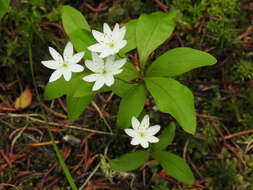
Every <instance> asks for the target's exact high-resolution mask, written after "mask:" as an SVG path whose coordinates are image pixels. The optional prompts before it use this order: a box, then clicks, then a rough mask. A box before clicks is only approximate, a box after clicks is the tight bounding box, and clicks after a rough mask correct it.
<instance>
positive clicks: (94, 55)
mask: <svg viewBox="0 0 253 190" xmlns="http://www.w3.org/2000/svg"><path fill="white" fill-rule="evenodd" d="M91 56H92V61H93V62H95V63H96V64H99V65H104V60H103V59H101V57H99V56H98V54H97V53H95V52H92V54H91Z"/></svg>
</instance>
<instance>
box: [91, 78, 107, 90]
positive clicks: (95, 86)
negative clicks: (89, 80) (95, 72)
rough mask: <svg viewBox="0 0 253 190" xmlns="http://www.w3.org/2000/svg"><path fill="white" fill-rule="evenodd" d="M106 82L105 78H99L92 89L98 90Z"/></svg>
mask: <svg viewBox="0 0 253 190" xmlns="http://www.w3.org/2000/svg"><path fill="white" fill-rule="evenodd" d="M104 84H105V83H104V81H103V80H101V79H98V80H96V82H95V84H94V86H93V88H92V90H93V91H96V90H98V89H100V88H101V87H102V86H104Z"/></svg>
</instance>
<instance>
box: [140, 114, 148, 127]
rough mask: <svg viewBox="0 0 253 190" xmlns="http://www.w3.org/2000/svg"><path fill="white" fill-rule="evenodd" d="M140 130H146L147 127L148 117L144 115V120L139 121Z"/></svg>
mask: <svg viewBox="0 0 253 190" xmlns="http://www.w3.org/2000/svg"><path fill="white" fill-rule="evenodd" d="M140 127H141V128H148V127H149V116H148V115H145V116H144V118H143V119H142V121H141V125H140Z"/></svg>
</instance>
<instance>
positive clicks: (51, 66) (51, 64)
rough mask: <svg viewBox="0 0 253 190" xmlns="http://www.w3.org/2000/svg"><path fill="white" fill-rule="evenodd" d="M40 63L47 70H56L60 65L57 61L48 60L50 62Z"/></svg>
mask: <svg viewBox="0 0 253 190" xmlns="http://www.w3.org/2000/svg"><path fill="white" fill-rule="evenodd" d="M41 63H42V64H43V65H44V66H45V67H47V68H49V69H58V68H60V66H61V65H60V64H59V63H58V62H57V61H54V60H50V61H41Z"/></svg>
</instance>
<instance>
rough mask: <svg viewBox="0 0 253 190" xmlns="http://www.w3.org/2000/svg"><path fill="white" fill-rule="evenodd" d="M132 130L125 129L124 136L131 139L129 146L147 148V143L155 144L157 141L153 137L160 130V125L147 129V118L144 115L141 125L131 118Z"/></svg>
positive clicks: (134, 118)
mask: <svg viewBox="0 0 253 190" xmlns="http://www.w3.org/2000/svg"><path fill="white" fill-rule="evenodd" d="M132 126H133V129H125V132H126V134H128V135H129V136H130V137H133V139H132V141H131V145H138V144H140V145H141V146H142V147H143V148H148V146H149V143H157V142H158V141H159V139H158V138H157V137H155V136H154V135H155V134H156V133H158V131H159V130H160V125H154V126H151V127H149V116H148V115H145V116H144V118H143V119H142V121H141V123H140V122H139V121H138V119H136V117H134V116H133V117H132Z"/></svg>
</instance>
